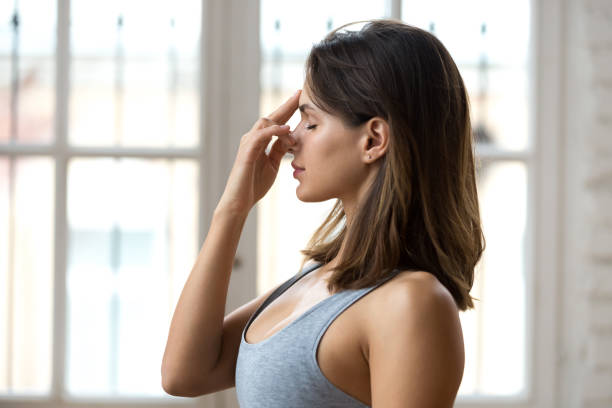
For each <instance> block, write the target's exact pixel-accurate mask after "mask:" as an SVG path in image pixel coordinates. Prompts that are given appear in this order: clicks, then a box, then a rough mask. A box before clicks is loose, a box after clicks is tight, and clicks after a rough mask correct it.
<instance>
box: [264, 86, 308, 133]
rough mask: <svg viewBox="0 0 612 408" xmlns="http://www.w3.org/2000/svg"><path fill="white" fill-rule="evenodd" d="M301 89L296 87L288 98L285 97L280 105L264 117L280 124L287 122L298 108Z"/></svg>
mask: <svg viewBox="0 0 612 408" xmlns="http://www.w3.org/2000/svg"><path fill="white" fill-rule="evenodd" d="M301 91H302V90H301V89H298V90H297V91H296V92H295V93H294V94H293V95H291V96H290V97H289V99H287V100H286V101H285V102H284V103H283V104H282V105H281V106H279V107H278V108H276V110H275V111H274V112H272V113H271V114H269V115H268V116H266V117H267V118H268V119H270V120H271V121H273V122H275V123H278V124H279V125H282V124H284V123H285V122H287V121H288V120H289V119H290V118H291V116H293V113H294V112H295V111H296V110H297V108H298V103H299V100H300V93H301Z"/></svg>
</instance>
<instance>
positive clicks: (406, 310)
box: [372, 271, 458, 320]
mask: <svg viewBox="0 0 612 408" xmlns="http://www.w3.org/2000/svg"><path fill="white" fill-rule="evenodd" d="M378 291H379V293H378V295H377V296H375V298H376V303H377V305H376V306H379V307H380V308H375V309H373V310H372V312H373V314H376V315H377V317H378V318H380V313H381V312H382V313H385V314H386V313H389V312H390V313H394V311H395V312H397V313H400V314H403V315H404V317H410V315H414V314H416V315H418V314H419V313H421V312H425V311H428V314H429V313H431V312H438V313H451V314H457V313H458V308H457V305H456V303H455V300H454V299H453V296H452V295H451V293H450V292H449V290H448V289H447V288H446V287H445V286H444V285H443V284H442V283H441V282H440V281H439V280H438V278H436V277H435V276H434V275H433V274H431V273H429V272H423V271H402V272H400V273H399V274H398V275H397V276H396V277H394V278H392V279H391V280H390V281H389V282H386V283H385V284H383V285H381V286H380V288H378ZM375 292H376V291H375ZM432 308H433V310H432ZM406 314H407V315H406ZM430 316H431V315H430ZM376 320H378V319H376Z"/></svg>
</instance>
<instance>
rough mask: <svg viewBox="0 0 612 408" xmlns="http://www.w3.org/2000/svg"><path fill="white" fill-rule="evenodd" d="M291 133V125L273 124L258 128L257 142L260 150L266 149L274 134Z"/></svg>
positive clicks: (280, 135)
mask: <svg viewBox="0 0 612 408" xmlns="http://www.w3.org/2000/svg"><path fill="white" fill-rule="evenodd" d="M288 133H289V125H272V126H268V127H267V128H263V129H260V130H258V134H257V137H256V141H255V144H256V146H257V149H258V150H261V149H262V148H263V149H265V148H266V147H267V146H268V143H270V139H272V136H279V137H282V136H286V135H287V134H288Z"/></svg>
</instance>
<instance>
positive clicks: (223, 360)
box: [162, 86, 463, 408]
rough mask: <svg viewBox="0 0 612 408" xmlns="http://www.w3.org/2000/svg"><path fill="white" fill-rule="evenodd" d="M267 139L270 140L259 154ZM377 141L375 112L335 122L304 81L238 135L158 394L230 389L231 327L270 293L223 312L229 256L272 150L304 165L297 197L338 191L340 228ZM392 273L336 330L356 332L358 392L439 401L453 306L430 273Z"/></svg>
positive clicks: (406, 403) (454, 329)
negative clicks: (365, 386) (355, 318)
mask: <svg viewBox="0 0 612 408" xmlns="http://www.w3.org/2000/svg"><path fill="white" fill-rule="evenodd" d="M304 104H309V105H311V106H312V107H313V109H306V108H304V109H303V110H300V112H301V115H302V120H301V122H300V123H299V124H298V126H297V127H296V128H295V129H294V131H293V132H290V129H289V126H282V125H284V124H285V123H286V122H287V121H288V120H289V118H291V116H292V115H293V114H294V113H295V111H296V110H298V106H301V105H304ZM313 125H316V127H314V128H310V129H307V128H306V127H307V126H308V127H311V126H313ZM273 136H277V137H278V139H277V140H276V141H275V142H274V143H273V145H272V147H271V150H270V153H269V154H266V152H265V150H266V147H267V146H268V144H269V143H270V141H271V140H272V137H273ZM388 146H389V127H388V124H387V123H386V122H385V121H384V120H383V119H381V118H378V117H374V118H372V119H370V120H369V121H368V122H366V123H365V124H363V125H361V126H359V127H357V128H353V129H349V128H346V127H345V126H344V125H343V124H342V122H341V121H340V119H339V118H337V117H334V116H333V115H329V114H327V113H325V112H323V111H321V110H320V109H318V108H316V107H315V106H314V104H312V101H311V99H310V97H309V93H308V89H307V87H306V86H305V87H304V90H303V91H298V92H296V93H295V94H294V95H293V96H292V97H290V98H289V99H288V100H287V101H286V102H285V103H283V104H282V105H281V106H279V107H278V109H277V110H275V111H274V112H273V113H271V114H270V115H268V117H265V118H261V119H259V120H258V121H257V122H255V124H254V125H253V127H252V128H251V129H250V130H249V131H248V132H247V133H245V134H244V135H243V137H242V138H241V141H240V145H239V148H238V153H237V155H236V160H235V162H234V165H233V167H232V170H231V172H230V175H229V178H228V181H227V184H226V187H225V190H224V193H223V195H222V197H221V199H220V200H219V203H218V205H217V207H216V209H215V211H214V214H213V218H212V220H211V226H210V229H209V231H208V235H207V237H206V239H205V241H204V244H203V246H202V249H201V250H200V253H199V255H198V257H197V259H196V262H195V264H194V267H193V269H192V271H191V273H190V275H189V277H188V279H187V282H186V284H185V287H184V288H183V291H182V292H181V296H180V298H179V301H178V303H177V306H176V309H175V312H174V315H173V318H172V322H171V325H170V331H169V336H168V341H167V344H166V349H165V352H164V358H163V361H162V386H163V388H164V390H166V392H168V393H169V394H171V395H180V396H198V395H203V394H207V393H211V392H214V391H216V390H221V389H226V388H228V387H231V386H233V381H234V372H235V360H236V353H237V350H238V345H239V342H240V334H241V332H242V329H243V327H244V325H245V324H246V321H247V319H248V318H249V317H250V316H251V315H252V313H253V312H254V311H255V310H256V308H257V307H259V305H260V304H261V303H262V302H263V301H264V299H265V298H267V297H268V296H269V294H270V293H271V292H272V290H271V291H269V292H268V293H267V294H265V295H264V296H261V297H259V298H257V299H254V300H253V301H251V302H249V303H248V304H245V305H243V306H242V307H240V308H238V309H237V310H235V311H234V312H232V313H230V314H229V315H227V316H225V304H226V298H227V291H228V286H229V281H230V275H231V272H232V265H233V260H234V257H235V254H236V249H237V246H238V242H239V240H240V235H241V233H242V229H243V227H244V223H245V221H246V218H247V216H248V214H249V212H250V210H251V209H252V208H253V206H254V205H255V204H256V203H257V202H258V201H259V200H260V199H261V198H262V197H263V196H264V195H265V194H266V193H267V192H268V190H269V189H270V187H271V186H272V184H273V183H274V180H275V179H276V176H277V174H278V169H279V166H280V161H281V159H282V158H283V156H284V155H285V154H286V153H287V152H288V151H289V152H291V153H293V155H294V158H295V160H294V162H295V163H296V165H297V166H299V167H302V168H305V171H304V172H303V173H301V174H300V175H299V176H298V180H299V182H300V184H299V186H298V187H297V189H296V194H297V196H298V198H299V199H300V200H302V201H324V200H328V199H332V198H339V199H340V200H342V203H343V205H344V209H345V213H346V216H347V222H348V223H350V222H351V221H352V219H353V216H354V214H355V211H356V209H357V208H358V205H359V202H360V200H361V199H362V198H363V196H364V194H365V192H366V191H367V187H368V186H369V185H370V183H371V182H372V181H373V178H374V175H375V174H376V171H377V170H378V166H379V159H380V158H381V157H382V156H384V154H385V153H386V151H387V149H388ZM340 254H342V249H341V250H340ZM332 264H333V261H332V262H330V263H329V264H328V265H325V266H329V267H331V265H332ZM322 268H323V267H322ZM401 275H402V276H397V277H396V278H394V279H392V280H391V281H390V282H388V283H386V284H384V285H382V286H381V287H380V288H378V289H377V290H375V291H373V292H372V293H371V294H370V295H368V296H367V297H366V299H364V300H367V298H370V299H369V302H370V303H369V306H368V307H367V308H364V312H363V314H362V315H361V316H359V319H360V320H359V321H360V322H362V327H360V328H359V330H356V331H355V332H353V331H352V330H351V331H347V332H346V333H344V334H345V335H346V336H357V341H358V342H359V344H360V347H362V350H363V355H364V356H365V359H366V360H367V365H368V369H369V372H370V390H371V394H370V397H371V398H367V397H368V396H367V395H366V396H365V398H366V399H368V400H371V405H372V407H377V408H378V407H389V408H393V407H419V408H434V407H436V408H442V407H449V408H450V407H452V404H453V401H454V397H455V394H456V391H457V388H458V386H459V383H460V382H461V376H462V373H463V339H462V337H461V326H460V323H459V317H458V313H457V308H456V306H455V304H454V300H453V299H452V296H451V295H450V293H449V292H448V290H446V288H445V287H444V286H443V285H442V284H441V283H440V282H439V281H438V280H437V279H436V278H435V277H434V276H433V275H431V274H429V273H426V272H412V271H403V272H402V274H401ZM320 279H324V276H323V275H322V274H321V275H320ZM376 311H384V313H380V312H378V313H376ZM224 316H225V317H224ZM353 323H354V322H353ZM353 323H351V325H353ZM355 324H356V323H355ZM351 327H354V326H351ZM330 329H331V330H333V325H332V327H331V328H330ZM356 333H357V334H356ZM330 339H333V337H332V338H330ZM323 341H325V337H324V338H323ZM366 383H367V382H366Z"/></svg>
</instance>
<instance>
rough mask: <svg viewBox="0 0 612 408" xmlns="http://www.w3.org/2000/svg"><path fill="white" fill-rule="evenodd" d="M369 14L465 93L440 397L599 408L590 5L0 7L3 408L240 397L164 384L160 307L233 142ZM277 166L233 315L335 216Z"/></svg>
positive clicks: (603, 91) (611, 333) (596, 115)
mask: <svg viewBox="0 0 612 408" xmlns="http://www.w3.org/2000/svg"><path fill="white" fill-rule="evenodd" d="M373 18H395V19H398V20H402V21H404V22H406V23H408V24H411V25H415V26H418V27H420V28H423V29H425V30H428V31H430V32H432V33H433V34H435V35H436V36H437V37H438V38H439V39H440V40H441V41H442V42H443V43H444V44H445V46H446V47H447V48H448V50H449V51H450V53H451V55H452V56H453V58H454V60H455V62H456V63H457V65H458V67H459V70H460V72H461V74H462V77H463V79H464V81H465V84H466V86H467V88H468V91H469V95H470V103H471V113H472V123H473V129H474V137H475V140H476V142H477V145H476V152H477V159H478V187H479V197H480V204H481V215H482V221H483V226H484V232H485V236H486V239H487V249H486V251H485V253H484V256H483V259H482V261H481V262H480V264H479V265H478V268H477V271H476V281H475V285H474V288H473V291H472V296H474V297H476V298H478V299H479V300H478V301H477V302H476V307H475V309H473V310H470V311H467V312H462V313H461V315H460V316H461V322H462V326H463V330H464V340H465V350H466V364H465V371H464V376H463V382H462V384H461V387H460V390H459V396H458V399H457V402H456V405H457V406H466V407H472V406H474V407H476V406H478V407H501V406H504V407H596V408H598V407H608V408H610V407H612V215H611V213H612V3H610V2H607V1H605V0H600V1H597V0H589V1H587V0H515V1H507V0H506V1H503V0H494V1H493V0H489V1H485V0H466V1H462V2H457V1H452V0H430V1H423V0H420V1H418V0H367V1H366V0H352V1H348V0H334V1H321V0H311V1H309V2H297V1H281V0H259V1H248V2H247V1H238V0H233V1H222V0H214V1H213V0H211V1H202V0H180V1H176V2H144V1H142V0H125V1H118V0H113V1H105V2H96V3H92V2H89V1H85V0H57V1H52V0H47V1H40V0H7V1H4V2H2V3H1V4H0V406H7V407H13V406H15V407H25V406H28V407H29V406H41V407H69V406H104V407H106V406H108V407H116V406H150V405H151V404H155V406H160V407H162V406H184V405H199V406H210V407H237V406H238V405H237V402H236V399H235V395H234V391H233V389H230V390H225V391H222V392H219V393H216V394H213V395H208V396H204V397H200V398H196V399H186V398H177V397H170V396H167V395H165V393H164V391H163V390H162V388H161V375H160V366H161V357H162V353H163V349H164V346H165V342H166V338H167V333H168V327H169V323H170V319H171V316H172V313H173V311H174V307H175V305H176V301H177V300H178V296H179V295H180V291H181V289H182V287H183V284H184V283H185V280H186V278H187V276H188V274H189V272H190V271H191V268H192V267H193V263H194V261H195V259H196V256H197V254H198V251H199V249H200V247H201V245H202V243H203V240H204V238H205V236H206V232H207V230H208V225H209V222H210V216H211V214H212V210H213V209H214V207H215V205H216V202H217V200H218V198H219V197H220V194H221V193H222V191H223V187H224V185H225V181H226V179H227V175H228V174H229V170H230V169H231V165H232V164H233V159H234V157H235V152H236V148H237V144H238V141H239V139H240V137H241V136H242V134H244V133H245V132H246V131H247V130H248V129H249V128H250V126H251V125H252V123H253V122H254V121H255V120H256V119H257V118H258V117H259V116H264V115H267V114H268V113H270V112H271V111H272V110H274V109H275V108H276V106H278V105H279V104H280V103H282V102H283V101H284V100H285V99H286V98H287V97H288V96H290V95H291V94H292V93H293V92H295V90H296V89H299V88H301V87H302V84H303V81H304V62H305V59H306V57H307V54H308V51H309V49H310V47H311V46H312V44H313V43H315V42H317V41H319V40H321V39H322V38H323V37H324V36H325V34H326V33H328V32H329V31H331V30H332V29H334V28H336V27H338V26H339V25H342V24H345V23H348V22H352V21H357V20H364V19H373ZM361 25H362V24H357V25H354V26H351V27H349V28H348V29H355V30H356V29H359V28H360V27H361ZM298 122H299V114H296V115H294V117H293V118H292V119H291V120H290V121H289V124H290V125H291V126H292V127H294V126H295V125H296V124H297V123H298ZM292 159H293V157H292V156H291V155H287V156H286V157H285V158H284V159H283V161H282V163H281V168H280V170H279V175H278V177H277V180H276V182H275V184H274V185H273V187H272V189H271V190H270V191H269V193H268V194H267V195H266V196H265V197H264V199H262V200H261V201H260V202H259V203H258V205H257V207H256V208H255V209H254V210H253V211H252V213H251V214H250V216H249V220H248V221H247V224H246V226H245V230H244V233H243V235H242V239H241V242H240V246H239V249H238V253H237V257H236V262H235V268H234V270H233V272H232V277H231V283H230V290H229V294H228V302H227V305H226V314H227V313H229V312H231V311H232V310H234V309H235V308H236V307H238V306H240V305H242V304H244V303H246V302H247V301H249V300H250V299H252V298H254V297H255V296H257V295H260V294H262V293H264V292H265V291H267V290H268V289H270V288H271V287H273V286H275V285H277V284H279V283H280V282H283V281H285V280H287V279H289V278H290V277H291V276H293V275H294V274H295V273H296V272H297V268H298V267H299V265H300V262H301V260H302V255H301V254H300V252H299V251H300V249H302V248H304V247H305V245H306V243H307V241H308V239H309V238H310V236H311V235H312V233H313V232H314V230H315V229H316V227H317V226H318V225H320V224H321V222H322V221H323V220H324V218H325V216H326V215H327V213H328V212H329V211H330V210H331V208H332V207H333V204H334V201H333V200H330V201H327V202H322V203H303V202H300V201H299V200H298V199H297V198H296V196H295V188H296V186H297V183H298V182H297V180H295V179H294V178H293V177H292V169H291V165H290V163H291V160H292Z"/></svg>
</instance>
